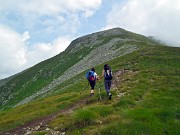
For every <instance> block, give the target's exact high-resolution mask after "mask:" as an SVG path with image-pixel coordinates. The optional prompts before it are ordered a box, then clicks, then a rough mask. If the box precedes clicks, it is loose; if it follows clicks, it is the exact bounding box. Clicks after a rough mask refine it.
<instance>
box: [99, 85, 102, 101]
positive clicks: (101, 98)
mask: <svg viewBox="0 0 180 135" xmlns="http://www.w3.org/2000/svg"><path fill="white" fill-rule="evenodd" d="M99 100H100V101H101V100H102V98H101V87H100V82H99Z"/></svg>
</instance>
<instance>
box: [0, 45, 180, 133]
mask: <svg viewBox="0 0 180 135" xmlns="http://www.w3.org/2000/svg"><path fill="white" fill-rule="evenodd" d="M179 61H180V49H179V48H171V47H164V46H149V47H147V46H146V47H144V48H142V49H141V50H139V51H137V52H134V53H132V54H128V55H126V56H123V57H119V58H116V59H114V60H112V61H110V62H109V64H110V65H111V67H112V69H113V71H114V72H116V71H118V70H121V69H126V70H127V69H128V71H127V72H125V73H124V74H123V75H122V76H120V82H121V83H119V84H118V87H117V88H118V90H117V89H113V90H112V93H113V99H112V100H111V101H109V100H108V99H107V98H106V94H105V91H104V90H103V91H102V92H101V94H102V98H103V100H102V101H101V102H99V101H98V100H97V99H98V92H96V94H95V97H93V98H92V99H87V101H88V102H87V105H85V106H83V107H80V108H79V109H76V110H75V111H74V113H72V114H68V116H67V115H60V116H59V117H57V118H56V119H54V120H53V121H52V122H51V123H50V126H51V127H52V128H55V129H56V130H60V131H65V132H66V133H67V134H83V133H85V134H107V135H109V134H180V130H179V129H180V123H179V119H180V109H179V108H180V105H179V103H180V101H179V97H180V92H179V88H180V82H179V78H180V63H179ZM102 67H103V65H100V66H98V67H96V69H97V73H98V74H100V73H101V68H102ZM83 74H84V73H82V74H81V75H79V76H78V77H79V78H80V80H79V82H78V83H76V84H74V85H73V84H72V85H71V86H70V87H67V88H66V89H63V90H61V87H57V90H56V93H55V94H52V95H50V96H48V97H47V98H43V99H38V100H37V101H34V102H32V103H29V104H26V105H23V106H20V107H17V108H14V109H10V110H6V111H1V112H0V131H6V130H10V129H12V128H15V127H17V126H19V125H21V124H23V123H25V122H27V121H31V120H32V119H37V118H40V117H43V116H46V115H48V114H51V113H53V112H57V111H59V110H61V109H64V108H66V107H67V106H69V105H70V104H73V103H75V102H76V101H78V100H80V99H83V98H85V97H88V96H89V91H87V90H86V91H85V90H84V91H83V90H82V89H83V88H84V87H85V86H86V85H87V82H86V81H85V80H82V76H83ZM74 79H75V78H73V79H71V81H70V82H72V83H73V80H74ZM76 79H77V78H76ZM67 83H69V82H67ZM65 84H66V82H65V83H64V85H65ZM100 86H101V88H102V89H103V80H101V83H100ZM96 89H98V87H97V86H96ZM80 92H81V94H79V93H80ZM119 93H124V96H122V97H120V98H118V97H117V95H118V94H119ZM44 133H45V132H44ZM37 134H38V133H37Z"/></svg>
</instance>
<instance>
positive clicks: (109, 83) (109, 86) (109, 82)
mask: <svg viewBox="0 0 180 135" xmlns="http://www.w3.org/2000/svg"><path fill="white" fill-rule="evenodd" d="M108 89H109V92H110V89H111V81H110V80H108Z"/></svg>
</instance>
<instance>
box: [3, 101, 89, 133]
mask: <svg viewBox="0 0 180 135" xmlns="http://www.w3.org/2000/svg"><path fill="white" fill-rule="evenodd" d="M86 101H87V99H82V100H80V101H78V102H77V103H75V104H73V105H71V106H70V107H68V108H66V109H63V110H61V111H59V112H56V113H54V114H50V115H48V116H45V117H43V118H40V119H35V120H33V121H31V122H28V123H26V124H24V125H22V126H19V127H17V128H15V129H13V130H11V131H9V132H6V133H0V135H24V134H28V133H27V132H28V131H30V130H35V131H38V130H43V129H46V128H47V124H48V123H49V122H50V121H52V120H53V119H54V118H56V117H57V116H59V115H61V114H67V113H71V112H72V111H73V110H74V109H75V108H78V107H80V106H81V105H84V104H86Z"/></svg>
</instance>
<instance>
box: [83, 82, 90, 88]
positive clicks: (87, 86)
mask: <svg viewBox="0 0 180 135" xmlns="http://www.w3.org/2000/svg"><path fill="white" fill-rule="evenodd" d="M88 86H89V81H88V84H87V86H86V87H85V88H83V90H85V89H87V87H88Z"/></svg>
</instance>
